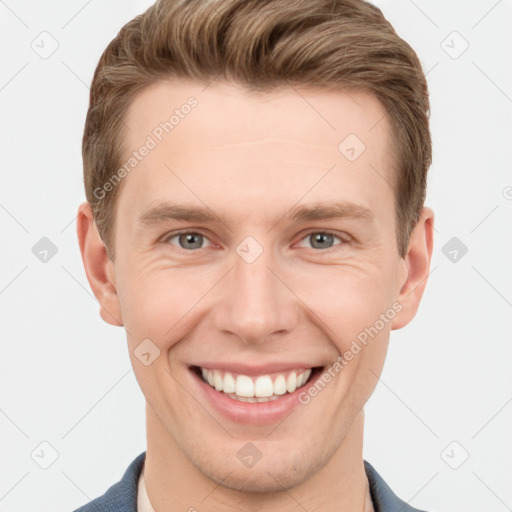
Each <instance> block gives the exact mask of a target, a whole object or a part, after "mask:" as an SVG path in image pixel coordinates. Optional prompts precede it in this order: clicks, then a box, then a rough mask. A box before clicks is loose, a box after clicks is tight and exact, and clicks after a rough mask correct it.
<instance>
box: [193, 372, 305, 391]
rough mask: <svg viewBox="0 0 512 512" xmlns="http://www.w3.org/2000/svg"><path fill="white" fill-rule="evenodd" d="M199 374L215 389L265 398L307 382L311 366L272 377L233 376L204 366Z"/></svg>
mask: <svg viewBox="0 0 512 512" xmlns="http://www.w3.org/2000/svg"><path fill="white" fill-rule="evenodd" d="M297 373H298V375H297ZM201 374H202V376H203V380H204V381H205V382H207V383H208V384H209V385H210V386H211V387H212V388H215V389H216V390H217V391H223V392H224V393H227V394H235V395H237V396H239V397H245V398H252V397H256V398H266V397H272V396H273V395H284V394H285V393H287V392H288V393H293V392H294V391H295V390H296V389H297V388H300V387H301V386H303V385H304V384H305V383H306V382H307V380H308V379H309V376H310V375H311V368H309V369H307V370H304V371H303V370H298V371H292V372H290V373H288V374H286V375H285V374H282V373H280V374H278V375H275V376H274V377H273V378H272V377H271V376H270V375H260V376H258V377H249V376H247V375H237V376H236V377H235V376H234V375H233V374H231V373H229V372H223V371H222V370H208V369H206V368H201ZM276 398H277V396H276Z"/></svg>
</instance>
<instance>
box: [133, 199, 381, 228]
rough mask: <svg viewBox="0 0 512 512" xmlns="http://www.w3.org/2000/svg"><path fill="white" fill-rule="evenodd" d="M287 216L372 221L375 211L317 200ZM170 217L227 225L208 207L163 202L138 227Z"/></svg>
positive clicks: (144, 214)
mask: <svg viewBox="0 0 512 512" xmlns="http://www.w3.org/2000/svg"><path fill="white" fill-rule="evenodd" d="M285 218H286V219H289V220H291V221H312V220H328V219H336V218H352V219H356V220H366V221H373V219H374V214H373V212H372V211H371V210H370V209H368V208H366V207H365V206H362V205H359V204H356V203H352V202H341V203H317V204H313V205H311V206H296V207H293V208H292V209H290V210H289V211H288V212H287V213H285V214H284V215H283V216H282V217H281V219H280V220H279V222H281V221H282V220H283V219H285ZM169 220H181V221H186V222H208V223H215V222H221V223H223V224H228V222H227V219H226V218H225V217H224V216H222V215H216V214H214V213H213V212H212V210H211V209H209V208H207V207H203V206H192V205H190V206H189V205H177V204H171V203H162V204H159V205H156V206H154V207H153V208H151V209H149V210H147V211H145V212H143V213H142V214H140V215H139V216H138V217H137V226H138V227H140V228H147V227H151V226H155V225H159V224H163V223H165V222H167V221H169ZM279 222H278V223H279Z"/></svg>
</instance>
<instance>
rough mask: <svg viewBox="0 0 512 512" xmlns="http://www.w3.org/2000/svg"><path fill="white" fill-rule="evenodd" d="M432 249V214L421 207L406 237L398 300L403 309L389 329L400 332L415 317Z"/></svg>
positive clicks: (423, 288)
mask: <svg viewBox="0 0 512 512" xmlns="http://www.w3.org/2000/svg"><path fill="white" fill-rule="evenodd" d="M433 246H434V212H433V211H432V209H430V208H428V207H424V208H423V210H422V212H421V217H420V220H419V221H418V223H417V224H416V226H415V227H414V229H413V231H412V233H411V236H410V237H409V247H408V249H407V254H406V255H405V257H404V258H403V259H402V263H403V268H404V273H403V274H404V278H403V281H402V282H403V285H402V287H401V289H400V292H399V295H398V297H397V301H398V302H399V303H400V304H401V305H402V309H401V310H400V312H399V313H398V314H397V315H396V316H395V318H394V319H393V322H392V323H391V329H401V328H402V327H404V326H405V325H407V324H408V323H409V322H410V321H411V320H412V319H413V318H414V316H415V315H416V312H417V311H418V307H419V305H420V301H421V297H422V296H423V291H424V290H425V286H426V284H427V280H428V275H429V271H430V260H431V257H432V249H433Z"/></svg>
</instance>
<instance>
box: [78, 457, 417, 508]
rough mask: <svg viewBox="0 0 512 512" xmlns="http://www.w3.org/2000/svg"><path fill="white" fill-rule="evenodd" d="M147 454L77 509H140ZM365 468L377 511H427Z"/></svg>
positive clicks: (375, 472) (138, 458)
mask: <svg viewBox="0 0 512 512" xmlns="http://www.w3.org/2000/svg"><path fill="white" fill-rule="evenodd" d="M145 457H146V452H142V453H141V454H140V455H138V456H137V457H136V458H135V460H134V461H133V462H132V463H131V464H130V465H129V466H128V469H127V470H126V472H125V473H124V475H123V478H121V480H120V481H119V482H117V483H116V484H114V485H112V487H110V488H109V489H108V490H107V492H106V493H105V494H104V495H103V496H100V497H99V498H96V499H94V500H92V501H91V502H89V503H88V504H87V505H84V506H83V507H80V508H78V509H76V510H75V511H74V512H137V488H138V483H139V476H140V472H141V471H142V464H143V463H144V459H145ZM364 467H365V470H366V475H367V476H368V481H369V483H370V494H371V496H372V501H373V507H374V508H375V512H424V511H421V510H418V509H416V508H413V507H411V506H410V505H408V504H407V503H405V502H404V501H402V500H401V499H400V498H398V497H397V496H396V494H395V493H394V492H393V491H392V490H391V489H390V488H389V486H388V485H387V484H386V482H384V480H383V479H382V477H381V476H380V475H379V474H378V473H377V471H375V469H374V467H373V466H372V465H371V464H370V463H369V462H366V461H364Z"/></svg>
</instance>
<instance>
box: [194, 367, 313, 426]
mask: <svg viewBox="0 0 512 512" xmlns="http://www.w3.org/2000/svg"><path fill="white" fill-rule="evenodd" d="M190 372H191V373H192V376H193V377H194V380H195V381H196V382H197V383H198V385H199V388H200V389H201V391H202V393H204V395H205V396H206V397H207V399H208V400H209V401H210V402H211V404H212V405H213V407H214V408H215V409H217V410H218V411H219V412H220V413H221V414H222V415H223V416H225V417H227V418H229V419H230V420H232V421H235V422H237V423H247V424H251V425H268V424H272V423H276V422H279V421H282V420H283V419H284V418H286V416H288V415H289V414H291V412H292V411H293V409H294V408H295V407H297V406H300V405H301V403H300V402H299V400H298V396H299V394H300V393H301V392H303V391H304V390H305V389H307V388H308V387H309V386H310V385H311V384H312V382H313V381H314V380H316V377H317V375H316V374H317V372H316V371H314V372H313V374H312V376H311V377H310V378H309V380H308V382H307V383H306V384H305V385H303V386H301V387H300V388H298V389H296V390H295V391H294V392H293V393H286V394H285V395H282V396H280V397H279V398H277V399H276V400H271V401H269V402H256V403H249V402H240V401H238V400H236V399H234V398H229V396H227V395H226V394H225V393H223V392H222V391H217V390H215V389H214V388H212V387H211V386H210V385H209V384H207V383H206V382H204V380H203V379H202V378H201V377H199V375H197V373H196V372H195V371H194V370H193V369H191V370H190Z"/></svg>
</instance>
